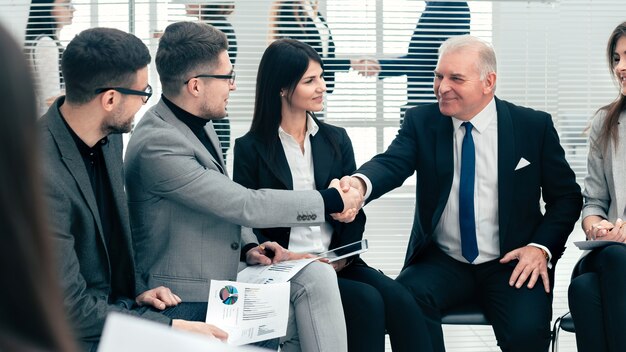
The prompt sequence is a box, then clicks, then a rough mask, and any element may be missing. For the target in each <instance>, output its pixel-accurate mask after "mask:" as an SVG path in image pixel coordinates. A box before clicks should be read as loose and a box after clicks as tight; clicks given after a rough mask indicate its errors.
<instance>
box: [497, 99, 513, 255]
mask: <svg viewBox="0 0 626 352" xmlns="http://www.w3.org/2000/svg"><path fill="white" fill-rule="evenodd" d="M496 111H497V114H498V116H497V118H498V213H499V221H498V226H499V228H500V244H503V243H504V236H505V235H506V228H507V226H508V223H509V218H510V215H511V214H510V213H511V206H512V204H511V202H512V199H513V194H512V192H513V187H514V185H513V179H514V174H515V166H516V164H515V163H516V162H517V160H515V142H516V141H515V134H514V131H513V120H512V117H511V114H510V112H509V109H508V108H507V107H506V105H505V104H504V103H502V102H501V101H500V100H499V99H497V98H496Z"/></svg>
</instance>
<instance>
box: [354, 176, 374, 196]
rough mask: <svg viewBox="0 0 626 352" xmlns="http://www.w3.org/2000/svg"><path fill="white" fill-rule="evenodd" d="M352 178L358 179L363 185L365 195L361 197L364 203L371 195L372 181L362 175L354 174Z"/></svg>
mask: <svg viewBox="0 0 626 352" xmlns="http://www.w3.org/2000/svg"><path fill="white" fill-rule="evenodd" d="M352 177H358V178H360V179H361V180H362V181H363V182H364V183H365V195H364V196H363V201H364V202H365V201H366V200H367V198H369V197H370V194H372V181H370V179H369V178H367V176H365V175H363V174H354V175H352Z"/></svg>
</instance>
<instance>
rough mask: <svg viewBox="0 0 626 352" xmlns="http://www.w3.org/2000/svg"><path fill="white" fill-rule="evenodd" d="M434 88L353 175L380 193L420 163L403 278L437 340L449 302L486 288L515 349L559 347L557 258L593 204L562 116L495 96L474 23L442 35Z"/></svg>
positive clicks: (501, 331) (483, 299)
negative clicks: (472, 32)
mask: <svg viewBox="0 0 626 352" xmlns="http://www.w3.org/2000/svg"><path fill="white" fill-rule="evenodd" d="M434 88H435V94H436V96H437V100H438V103H436V104H429V105H424V106H420V107H415V108H411V109H409V110H407V114H406V119H405V120H404V124H403V125H402V128H400V131H399V132H398V135H397V136H396V138H395V139H394V140H393V142H392V143H391V145H390V146H389V148H388V149H387V150H386V151H385V152H384V153H382V154H379V155H377V156H375V157H374V158H373V159H372V160H370V161H368V162H367V163H365V164H364V165H363V166H361V168H359V169H358V170H357V171H356V174H355V175H354V176H352V177H351V178H350V177H346V178H344V180H343V182H345V183H346V184H347V183H348V182H350V183H351V184H352V186H353V187H358V188H360V189H361V191H362V192H363V195H364V196H365V198H366V199H368V200H372V199H376V198H378V197H380V196H382V195H383V194H384V193H386V192H388V191H390V190H392V189H394V188H396V187H399V186H400V185H402V183H403V182H404V180H406V179H407V178H408V177H410V176H411V175H413V173H415V172H416V171H417V187H416V195H415V196H416V207H417V209H419V211H416V212H415V219H414V222H413V229H412V231H411V238H410V240H409V246H408V249H407V254H406V259H405V263H404V268H403V269H402V271H401V272H400V275H399V276H398V278H397V280H398V281H400V283H402V284H403V285H405V286H406V287H407V288H408V289H409V291H411V292H412V293H413V296H414V297H415V299H416V300H417V302H418V303H419V304H420V306H421V307H422V309H423V311H424V313H425V315H426V319H427V324H428V326H429V329H430V331H431V336H432V337H433V347H434V349H435V350H436V351H443V350H444V344H443V334H442V331H441V311H442V310H444V309H447V308H450V307H452V306H454V305H457V304H460V303H462V302H463V301H466V300H468V299H473V298H474V297H477V298H478V300H479V303H480V304H481V305H482V307H483V308H484V310H485V314H486V316H487V318H488V319H489V321H490V322H491V323H492V326H493V330H494V332H495V335H496V338H497V339H498V345H499V346H500V348H501V349H502V350H503V351H520V352H526V351H537V352H538V351H547V350H548V345H549V342H550V320H551V316H552V294H551V288H552V278H553V277H554V265H555V264H556V262H557V260H558V259H559V258H560V257H561V255H562V254H563V250H564V249H565V242H566V241H567V237H568V236H569V234H570V232H571V231H572V228H573V227H574V224H575V223H576V220H578V216H579V214H580V208H581V206H582V197H581V194H580V187H579V186H578V184H577V183H576V178H575V175H574V172H573V171H572V169H571V168H570V166H569V164H568V163H567V161H566V160H565V153H564V151H563V148H562V147H561V145H560V144H559V137H558V135H557V133H556V130H555V128H554V125H553V123H552V118H551V117H550V115H548V114H547V113H545V112H541V111H535V110H532V109H528V108H524V107H521V106H516V105H513V104H511V103H509V102H506V101H503V100H500V99H498V98H497V97H495V88H496V55H495V52H494V50H493V48H492V47H491V46H490V45H489V44H487V43H485V42H483V41H482V40H480V39H478V38H476V37H472V36H469V35H464V36H457V37H452V38H450V39H448V40H447V41H446V42H444V43H443V44H442V45H441V48H440V49H439V60H438V62H437V67H436V69H435V80H434ZM541 199H543V201H545V211H544V212H542V211H541V202H540V200H541Z"/></svg>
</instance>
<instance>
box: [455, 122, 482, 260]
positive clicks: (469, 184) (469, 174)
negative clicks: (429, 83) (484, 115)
mask: <svg viewBox="0 0 626 352" xmlns="http://www.w3.org/2000/svg"><path fill="white" fill-rule="evenodd" d="M462 126H465V137H464V138H463V148H462V151H461V182H460V184H459V224H460V227H461V254H463V258H465V259H467V261H468V262H470V263H472V262H474V259H476V257H478V244H477V243H476V220H475V216H474V179H475V175H476V152H475V150H474V139H473V138H472V128H473V127H474V126H472V124H471V123H469V122H463V125H462Z"/></svg>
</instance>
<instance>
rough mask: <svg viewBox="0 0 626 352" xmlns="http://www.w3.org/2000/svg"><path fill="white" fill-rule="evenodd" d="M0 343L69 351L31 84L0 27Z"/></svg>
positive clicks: (14, 348) (18, 53)
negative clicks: (46, 211) (46, 215)
mask: <svg viewBox="0 0 626 352" xmlns="http://www.w3.org/2000/svg"><path fill="white" fill-rule="evenodd" d="M0 62H2V65H0V106H2V110H1V111H2V112H1V113H0V150H2V153H0V287H2V289H1V290H0V351H74V350H75V348H74V344H73V342H72V339H71V335H70V333H69V328H68V325H67V323H66V321H65V315H64V311H63V302H62V298H61V293H60V291H61V289H60V287H59V284H58V281H57V280H56V272H55V268H56V266H55V265H54V258H53V255H52V253H53V250H52V248H51V246H52V244H51V242H50V238H49V236H48V235H47V232H46V225H45V220H44V205H43V197H42V192H43V191H42V184H41V182H42V181H41V179H40V172H41V170H40V165H41V163H40V158H39V153H38V150H39V149H38V144H39V143H38V139H39V135H38V131H39V129H38V127H37V123H36V120H37V112H36V107H35V103H34V102H35V90H34V86H33V81H32V77H31V74H30V70H29V68H28V65H27V64H26V62H25V60H24V56H23V54H22V50H21V49H20V47H19V46H18V44H17V43H16V42H15V41H14V40H13V38H12V37H11V35H10V34H9V33H8V32H7V31H6V30H4V29H3V28H0Z"/></svg>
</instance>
